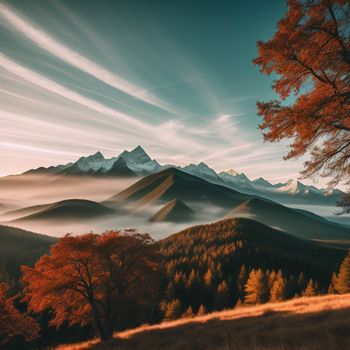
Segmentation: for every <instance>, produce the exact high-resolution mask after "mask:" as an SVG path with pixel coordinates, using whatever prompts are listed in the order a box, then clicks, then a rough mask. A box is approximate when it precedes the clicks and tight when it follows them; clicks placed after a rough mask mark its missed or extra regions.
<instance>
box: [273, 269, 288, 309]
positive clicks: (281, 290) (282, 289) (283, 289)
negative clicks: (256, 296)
mask: <svg viewBox="0 0 350 350" xmlns="http://www.w3.org/2000/svg"><path fill="white" fill-rule="evenodd" d="M286 296H287V284H286V280H285V278H284V277H283V275H282V273H278V274H277V275H276V278H275V280H274V282H273V284H272V287H271V290H270V301H271V302H276V301H283V300H285V299H286Z"/></svg>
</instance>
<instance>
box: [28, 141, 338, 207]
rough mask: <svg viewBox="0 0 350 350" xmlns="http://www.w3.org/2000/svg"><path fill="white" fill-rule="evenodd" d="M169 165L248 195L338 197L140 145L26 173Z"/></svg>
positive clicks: (129, 171)
mask: <svg viewBox="0 0 350 350" xmlns="http://www.w3.org/2000/svg"><path fill="white" fill-rule="evenodd" d="M168 167H176V168H177V169H179V170H182V171H184V172H187V173H189V174H191V175H195V176H198V177H200V178H202V179H204V180H207V181H210V182H213V183H216V184H220V185H224V186H227V187H229V188H233V189H235V190H237V191H241V192H244V193H248V194H254V195H259V196H263V197H266V198H270V199H273V200H278V199H281V200H282V199H283V200H284V199H286V198H295V199H297V198H299V199H312V198H314V199H320V198H324V199H326V198H328V199H327V200H331V201H332V202H335V201H336V199H338V198H340V196H341V195H342V192H341V191H340V190H337V189H334V190H328V189H318V188H316V187H315V186H307V185H304V184H303V183H301V182H300V181H298V180H295V179H291V180H288V181H287V182H286V183H278V184H271V183H270V182H268V181H267V180H265V179H264V178H263V177H259V178H258V179H255V180H250V179H249V178H248V177H247V176H246V175H245V174H244V173H238V172H237V171H235V170H234V169H229V170H227V171H221V172H220V173H216V171H215V170H214V169H212V168H210V167H209V166H208V165H207V164H205V163H203V162H200V163H199V164H193V163H191V164H189V165H187V166H184V167H180V166H174V165H163V166H161V165H160V164H159V163H158V162H157V161H156V160H155V159H151V158H150V156H149V155H148V154H147V153H146V152H145V150H144V149H143V148H142V147H141V146H137V147H136V148H134V149H133V150H131V151H123V152H122V153H121V154H120V155H118V156H116V157H112V158H110V159H106V158H105V157H104V156H103V154H102V153H101V152H100V151H98V152H96V153H95V154H93V155H90V156H87V157H81V158H79V159H78V160H77V161H76V162H75V163H68V164H65V165H59V166H56V167H54V166H51V167H48V168H44V167H41V168H38V169H33V170H29V171H28V172H26V173H40V174H42V173H47V174H48V173H49V174H71V175H92V176H101V175H102V176H135V175H139V176H144V175H148V174H153V173H156V172H158V171H160V170H163V169H166V168H168Z"/></svg>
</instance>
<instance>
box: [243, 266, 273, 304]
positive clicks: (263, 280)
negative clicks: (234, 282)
mask: <svg viewBox="0 0 350 350" xmlns="http://www.w3.org/2000/svg"><path fill="white" fill-rule="evenodd" d="M245 291H246V296H245V299H244V302H245V303H247V304H263V303H266V302H267V301H268V299H269V290H268V280H267V277H266V274H265V273H264V272H263V270H262V269H259V270H252V271H251V272H250V274H249V278H248V281H247V283H246V285H245Z"/></svg>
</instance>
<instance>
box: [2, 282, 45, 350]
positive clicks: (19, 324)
mask: <svg viewBox="0 0 350 350" xmlns="http://www.w3.org/2000/svg"><path fill="white" fill-rule="evenodd" d="M8 289H9V287H8V285H6V284H5V283H0V348H2V346H4V347H5V346H6V345H8V343H9V342H10V341H11V340H13V339H14V338H15V337H23V338H24V339H25V340H26V341H31V340H33V339H35V338H36V337H37V336H38V335H39V325H38V324H37V323H36V322H35V321H34V319H33V318H31V317H30V316H28V315H27V314H25V313H20V312H19V311H18V310H17V309H16V308H15V306H14V300H15V297H16V296H15V297H8V296H7V292H8Z"/></svg>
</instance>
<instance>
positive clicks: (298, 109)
mask: <svg viewBox="0 0 350 350" xmlns="http://www.w3.org/2000/svg"><path fill="white" fill-rule="evenodd" d="M349 7H350V4H349V1H348V0H288V12H287V13H286V15H285V16H284V17H283V18H282V19H281V20H280V21H279V23H278V30H277V32H276V33H275V34H274V36H273V37H272V38H271V39H270V40H268V41H266V42H263V41H259V42H258V43H257V46H258V51H259V54H258V57H257V58H256V59H255V60H254V63H255V64H256V65H258V66H259V67H260V69H261V72H262V73H265V74H267V75H270V74H272V73H273V74H274V76H276V79H275V81H274V84H273V89H274V91H275V92H276V93H277V95H278V99H276V100H273V101H268V102H258V103H257V107H258V111H259V115H260V116H262V117H263V122H262V124H261V125H260V128H261V129H262V130H263V132H264V138H265V140H267V141H271V142H275V141H281V140H282V139H291V140H292V141H291V145H290V146H291V147H290V152H289V153H288V154H287V155H286V156H285V159H290V158H295V157H299V156H302V155H304V154H306V153H307V152H310V153H311V158H310V159H309V160H308V161H306V162H305V167H304V170H303V172H302V174H303V175H304V176H305V177H306V176H312V175H314V174H320V175H321V176H325V177H326V176H331V177H332V181H331V182H330V185H335V184H337V183H338V182H339V181H341V180H343V179H348V178H349V175H350V167H349V165H350V36H349V25H350V9H349ZM293 95H294V98H293ZM287 98H289V99H288V103H287V101H286V99H287Z"/></svg>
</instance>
